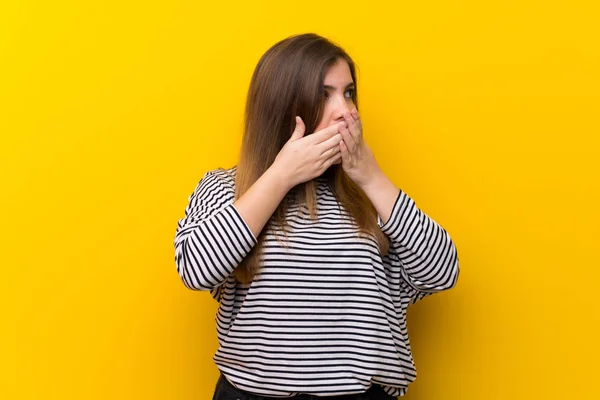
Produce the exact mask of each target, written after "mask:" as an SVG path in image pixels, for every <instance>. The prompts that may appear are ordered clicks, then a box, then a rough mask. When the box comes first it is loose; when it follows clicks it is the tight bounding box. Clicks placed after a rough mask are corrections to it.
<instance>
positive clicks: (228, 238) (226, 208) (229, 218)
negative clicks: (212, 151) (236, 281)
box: [174, 170, 257, 296]
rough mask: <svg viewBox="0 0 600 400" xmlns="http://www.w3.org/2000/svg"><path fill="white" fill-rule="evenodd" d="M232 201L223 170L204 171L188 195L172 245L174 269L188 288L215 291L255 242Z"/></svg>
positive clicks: (231, 193)
mask: <svg viewBox="0 0 600 400" xmlns="http://www.w3.org/2000/svg"><path fill="white" fill-rule="evenodd" d="M233 201H234V186H233V182H230V181H229V180H228V179H227V175H226V173H225V171H224V170H212V171H208V172H206V174H205V175H204V177H203V178H202V179H201V180H200V182H199V183H198V185H197V186H196V189H195V190H194V192H193V193H192V195H190V197H189V198H188V205H187V207H186V209H185V217H184V218H182V219H180V220H179V221H178V223H177V230H176V233H175V241H174V245H175V263H176V265H177V272H178V273H179V276H180V277H181V279H182V281H183V283H184V284H185V286H186V287H188V288H189V289H192V290H211V291H212V292H215V293H213V296H215V295H217V293H216V291H217V290H218V289H217V287H218V286H219V285H221V284H222V283H223V282H224V281H225V280H226V279H227V277H228V276H229V275H231V273H232V272H233V271H234V269H235V268H236V267H237V266H238V265H239V264H240V262H241V261H242V259H243V258H244V257H245V256H246V255H247V254H248V253H249V252H250V250H252V248H253V247H254V245H256V243H257V239H256V237H254V234H253V233H252V231H251V230H250V228H249V227H248V225H247V224H246V222H245V221H244V219H243V218H242V216H241V215H240V214H239V212H238V211H237V209H236V208H235V206H234V205H233Z"/></svg>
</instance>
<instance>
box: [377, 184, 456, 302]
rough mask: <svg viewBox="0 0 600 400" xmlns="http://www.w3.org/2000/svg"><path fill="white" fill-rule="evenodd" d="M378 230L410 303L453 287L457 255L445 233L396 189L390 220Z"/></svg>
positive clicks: (379, 218) (380, 222) (406, 196)
mask: <svg viewBox="0 0 600 400" xmlns="http://www.w3.org/2000/svg"><path fill="white" fill-rule="evenodd" d="M377 220H378V224H379V226H380V228H381V230H382V231H383V232H384V233H385V234H386V235H387V236H388V237H389V238H390V242H391V246H390V251H389V253H388V258H389V261H390V264H391V265H392V267H395V268H398V269H399V272H400V275H401V277H402V278H403V280H404V281H405V282H406V283H407V284H408V290H409V292H410V293H409V294H410V296H411V297H412V302H413V303H414V302H416V301H418V300H420V299H422V298H424V297H426V296H427V295H430V294H432V293H436V292H440V291H442V290H447V289H450V288H452V287H454V285H455V284H456V282H457V280H458V275H459V271H460V268H459V260H458V253H457V250H456V247H455V245H454V242H453V241H452V239H451V238H450V235H449V234H448V232H446V230H445V229H444V228H443V227H442V226H440V225H439V224H438V223H436V222H435V221H434V220H433V219H431V218H430V217H429V216H427V215H426V214H425V213H424V212H423V211H422V210H420V209H419V208H418V207H417V206H416V204H415V202H414V200H413V199H411V198H410V197H409V196H408V195H407V194H406V193H404V192H403V191H402V190H400V193H399V195H398V198H397V199H396V201H395V203H394V206H393V208H392V212H391V215H390V218H389V219H388V221H387V222H386V223H385V224H382V221H381V217H380V216H379V215H378V216H377Z"/></svg>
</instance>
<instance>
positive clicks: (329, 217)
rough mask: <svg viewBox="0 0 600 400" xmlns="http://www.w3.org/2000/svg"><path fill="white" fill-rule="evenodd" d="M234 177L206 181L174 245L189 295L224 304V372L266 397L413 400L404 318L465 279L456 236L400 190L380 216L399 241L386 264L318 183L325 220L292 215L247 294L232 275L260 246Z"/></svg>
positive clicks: (219, 361) (225, 173) (271, 240)
mask: <svg viewBox="0 0 600 400" xmlns="http://www.w3.org/2000/svg"><path fill="white" fill-rule="evenodd" d="M236 169H237V166H234V167H231V168H229V169H228V170H225V169H222V168H219V169H215V170H211V171H208V172H206V174H205V175H204V176H203V177H202V179H201V180H200V182H199V183H198V185H197V186H196V188H195V190H194V192H193V193H192V194H191V196H190V197H189V199H188V200H189V204H188V205H187V207H186V209H185V217H184V218H182V219H180V220H179V221H178V223H177V230H176V234H175V241H174V247H175V261H176V266H177V271H178V273H179V276H180V277H181V279H182V281H183V283H184V285H185V286H186V287H187V288H189V289H192V290H206V291H210V293H211V295H212V296H213V297H214V298H215V299H216V300H217V301H219V309H218V312H217V315H216V318H215V320H216V326H217V337H218V340H219V348H218V350H217V352H216V354H215V355H214V358H213V360H214V362H215V364H216V365H217V367H218V368H219V370H220V371H221V372H222V373H223V374H224V375H225V376H226V377H227V379H228V380H229V381H230V382H231V383H232V384H233V385H234V386H236V387H238V388H239V389H241V390H244V391H248V392H252V393H255V394H258V395H262V396H271V397H291V396H294V395H296V394H298V393H306V394H312V395H317V396H334V395H341V394H353V393H361V392H364V391H366V390H367V389H368V388H369V386H371V384H372V383H377V384H380V385H382V386H383V388H384V390H385V391H386V393H388V394H390V395H392V396H402V395H404V394H405V393H406V389H407V386H408V385H409V384H410V383H411V382H412V381H414V380H415V378H416V369H415V364H414V361H413V357H412V354H411V349H410V341H409V337H408V331H407V326H406V312H407V308H408V306H409V305H410V304H414V303H415V302H417V301H419V300H421V299H423V298H424V297H426V296H428V295H430V294H433V293H436V292H440V291H442V290H446V289H450V288H452V287H453V286H454V285H455V284H456V281H457V279H458V275H459V261H458V255H457V251H456V248H455V245H454V243H453V242H452V240H451V238H450V236H449V235H448V233H447V232H446V231H445V230H444V228H443V227H441V226H440V225H439V224H437V223H436V222H435V221H434V220H432V219H431V218H430V217H429V216H427V215H426V214H425V213H423V211H421V210H420V209H419V208H418V207H417V206H416V205H415V202H414V201H413V200H412V199H411V198H410V197H409V196H408V195H407V194H406V193H404V192H403V191H402V190H400V194H399V195H398V198H397V199H396V200H395V203H394V206H393V209H392V212H391V216H390V218H389V220H388V221H387V222H386V223H385V224H383V223H382V220H381V217H379V215H378V216H377V222H378V224H379V226H380V228H381V230H382V231H383V232H384V233H385V234H386V235H387V236H388V237H389V239H390V249H389V252H388V254H387V255H385V256H384V257H382V256H381V255H380V251H379V246H378V244H377V242H376V240H375V237H374V236H372V235H370V236H369V237H366V238H365V237H360V236H358V230H357V226H356V225H355V224H354V222H353V220H352V218H351V217H350V214H349V213H347V212H346V211H345V210H344V209H343V208H342V207H341V204H340V203H339V202H338V201H337V200H336V198H335V196H334V195H333V193H332V192H331V190H330V188H329V187H328V184H327V181H326V180H325V178H324V177H323V176H321V177H318V178H316V179H315V182H316V183H317V213H318V219H317V220H311V219H310V215H309V212H308V210H307V208H306V207H305V206H303V207H299V206H298V205H297V204H296V203H294V204H293V206H292V207H290V209H289V210H288V211H289V212H288V215H287V217H286V218H287V221H288V223H289V225H290V227H291V231H290V232H288V237H287V239H286V238H285V236H282V234H281V233H280V234H279V235H278V237H276V236H275V235H274V233H273V232H272V231H269V229H266V231H265V243H264V250H263V253H262V254H261V268H260V269H259V271H258V273H257V275H256V276H255V277H254V279H253V281H252V282H251V283H250V284H242V283H240V282H238V281H237V280H236V279H235V276H234V274H233V273H232V272H233V271H234V269H235V268H236V266H237V265H239V263H240V262H241V261H242V259H243V258H244V257H245V256H246V255H247V254H248V253H249V252H250V250H251V249H252V248H253V246H254V245H256V243H257V239H256V237H255V236H254V234H253V233H252V231H251V230H250V229H249V227H248V225H247V223H246V222H245V221H244V219H243V218H242V216H241V215H240V214H239V212H238V210H237V209H236V208H235V206H234V205H233V202H234V190H235V186H234V184H235V180H234V177H235V172H236ZM297 211H300V214H298V213H297ZM281 240H283V241H286V242H287V246H283V245H282V244H281V242H280V241H281Z"/></svg>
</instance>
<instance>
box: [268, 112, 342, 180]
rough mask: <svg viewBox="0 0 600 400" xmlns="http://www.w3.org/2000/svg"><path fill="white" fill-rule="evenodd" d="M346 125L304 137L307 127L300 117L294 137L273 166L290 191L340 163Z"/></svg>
mask: <svg viewBox="0 0 600 400" xmlns="http://www.w3.org/2000/svg"><path fill="white" fill-rule="evenodd" d="M342 126H347V123H346V122H340V123H337V124H335V125H331V126H328V127H327V128H324V129H321V130H320V131H317V132H315V133H313V134H312V135H309V136H306V137H304V133H305V130H306V126H305V125H304V122H303V121H302V119H301V118H300V117H296V128H295V129H294V132H293V133H292V136H291V137H290V139H289V140H288V141H287V143H286V144H285V145H284V146H283V148H282V149H281V150H280V151H279V154H277V157H275V161H274V162H273V167H274V168H275V169H277V170H278V172H279V174H280V175H281V176H283V177H285V179H286V182H288V185H289V188H290V189H291V188H293V187H294V186H296V185H298V184H300V183H302V182H306V181H309V180H311V179H313V178H316V177H317V176H320V175H321V174H323V172H325V170H326V169H327V168H329V167H330V166H331V165H332V164H336V163H337V164H339V163H340V160H341V156H340V142H341V140H342V135H341V134H340V130H341V129H342Z"/></svg>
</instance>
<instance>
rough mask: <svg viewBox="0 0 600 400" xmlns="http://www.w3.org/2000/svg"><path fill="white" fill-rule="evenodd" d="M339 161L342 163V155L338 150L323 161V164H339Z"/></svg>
mask: <svg viewBox="0 0 600 400" xmlns="http://www.w3.org/2000/svg"><path fill="white" fill-rule="evenodd" d="M341 163H342V155H341V153H340V152H339V151H338V152H337V153H335V154H334V155H333V156H331V157H329V158H328V159H327V161H326V162H325V165H327V166H330V165H332V164H341Z"/></svg>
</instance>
